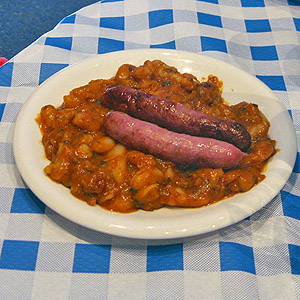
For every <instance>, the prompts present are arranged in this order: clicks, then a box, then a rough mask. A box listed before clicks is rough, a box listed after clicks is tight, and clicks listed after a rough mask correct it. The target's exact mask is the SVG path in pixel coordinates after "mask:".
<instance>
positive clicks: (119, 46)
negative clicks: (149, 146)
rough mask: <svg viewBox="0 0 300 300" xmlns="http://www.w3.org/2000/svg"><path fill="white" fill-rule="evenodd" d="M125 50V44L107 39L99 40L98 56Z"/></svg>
mask: <svg viewBox="0 0 300 300" xmlns="http://www.w3.org/2000/svg"><path fill="white" fill-rule="evenodd" d="M119 50H124V42H123V41H118V40H112V39H106V38H99V44H98V54H104V53H107V52H113V51H119Z"/></svg>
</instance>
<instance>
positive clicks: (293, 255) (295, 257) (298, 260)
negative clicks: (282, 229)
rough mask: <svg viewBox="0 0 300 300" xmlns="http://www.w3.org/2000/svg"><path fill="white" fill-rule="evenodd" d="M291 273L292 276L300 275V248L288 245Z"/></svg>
mask: <svg viewBox="0 0 300 300" xmlns="http://www.w3.org/2000/svg"><path fill="white" fill-rule="evenodd" d="M289 254H290V262H291V271H292V274H294V275H300V247H299V246H297V245H293V244H289Z"/></svg>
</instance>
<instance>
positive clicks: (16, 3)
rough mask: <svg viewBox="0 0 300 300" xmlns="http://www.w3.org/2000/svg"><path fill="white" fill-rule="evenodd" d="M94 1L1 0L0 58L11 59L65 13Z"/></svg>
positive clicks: (50, 27) (52, 25) (51, 27)
mask: <svg viewBox="0 0 300 300" xmlns="http://www.w3.org/2000/svg"><path fill="white" fill-rule="evenodd" d="M95 2H98V1H95V0H0V57H1V56H4V57H6V58H7V59H10V58H12V57H13V56H15V55H16V54H17V53H19V52H20V51H21V50H23V49H24V48H26V47H27V46H28V45H30V44H31V43H32V42H34V41H35V40H36V39H37V38H39V37H40V36H41V35H42V34H44V33H46V32H48V31H49V30H51V29H53V27H55V25H57V23H58V22H59V21H60V20H61V19H62V18H64V17H65V16H67V15H69V14H72V13H73V12H75V11H77V10H78V9H80V8H82V7H84V6H87V5H90V4H92V3H95Z"/></svg>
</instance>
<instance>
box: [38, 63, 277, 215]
mask: <svg viewBox="0 0 300 300" xmlns="http://www.w3.org/2000/svg"><path fill="white" fill-rule="evenodd" d="M222 86H223V83H222V82H221V81H220V80H219V79H218V78H217V77H216V76H213V75H209V76H208V78H207V79H202V81H200V80H198V79H197V78H196V77H195V76H194V75H191V74H188V73H180V72H179V71H178V70H177V69H176V68H174V67H172V66H169V65H167V64H165V63H163V62H162V61H160V60H153V61H149V60H147V61H145V62H144V64H142V65H140V66H134V65H131V64H123V65H122V66H120V67H119V69H118V70H117V72H116V75H115V76H113V77H112V78H110V79H96V80H92V81H91V82H89V83H88V84H86V85H85V86H81V87H78V88H75V89H73V90H72V91H70V93H69V94H68V95H65V96H64V98H63V103H62V104H61V105H60V106H59V107H54V106H53V105H46V106H44V107H42V109H41V112H40V114H39V116H38V118H37V121H38V124H39V126H40V129H41V133H42V142H43V145H44V148H45V154H46V157H47V159H48V160H49V165H47V166H46V167H45V169H44V171H45V173H46V174H47V175H48V176H49V177H50V178H51V179H52V180H54V181H55V182H57V183H61V184H63V185H64V186H66V187H68V188H70V191H71V193H72V194H73V195H74V196H75V197H77V198H79V199H81V200H84V201H86V202H87V203H88V204H89V205H96V204H98V205H100V206H101V207H103V208H105V209H108V210H111V211H115V212H123V213H127V212H133V211H136V210H138V209H143V210H156V209H159V208H161V207H164V206H169V207H171V206H175V207H201V206H204V205H210V204H212V203H214V202H216V201H220V200H222V199H224V198H227V197H230V196H232V195H234V194H237V193H242V192H246V191H248V190H250V189H251V188H253V187H254V186H255V185H256V184H258V183H259V182H261V181H262V180H263V179H264V178H265V175H264V174H263V170H264V168H265V166H266V164H267V162H268V160H269V159H270V158H271V157H272V156H273V155H274V154H275V153H276V147H275V144H276V142H275V141H274V140H272V139H271V138H270V137H269V136H268V131H269V127H270V123H269V121H268V120H267V118H266V117H265V116H264V115H263V113H262V112H261V111H260V110H259V108H258V106H257V105H256V104H253V103H247V102H244V101H242V102H240V103H238V104H235V105H228V104H227V103H226V102H225V100H224V99H223V98H222ZM118 93H119V94H120V97H119V96H117V97H116V95H117V94H118ZM139 95H140V96H139ZM136 97H137V98H139V97H140V98H139V99H141V102H140V104H141V105H142V106H141V107H140V106H135V105H136V103H137V102H136V100H134V101H135V103H134V105H133V106H132V98H134V99H137V98H136ZM129 98H130V99H129ZM149 99H150V102H148V100H149ZM117 100H119V101H120V103H118V102H116V101H117ZM241 100H242V99H241ZM144 105H145V106H144ZM124 107H125V109H124V110H123V108H124ZM172 109H174V111H173V110H172ZM165 110H168V113H165ZM124 112H125V113H124ZM182 114H183V115H182ZM186 114H187V115H188V116H189V117H186ZM174 116H175V119H174V120H173V119H172V118H173V117H174ZM194 116H196V117H195V119H196V120H197V122H200V123H201V121H199V119H200V120H205V126H206V125H207V126H208V127H205V126H204V125H203V124H200V125H201V126H202V125H203V126H204V127H201V126H200V127H201V128H200V129H199V130H200V131H201V133H200V134H199V133H197V134H195V131H194V130H198V129H197V127H198V126H194V125H193V124H191V123H192V121H189V122H188V124H185V120H191V119H192V120H194V119H193V118H194ZM189 118H191V119H189ZM164 122H165V123H164ZM206 123H207V124H206ZM178 124H179V125H178ZM163 127H165V128H163ZM203 128H208V130H207V131H210V132H209V133H207V132H206V130H203ZM220 132H221V133H220ZM196 135H200V136H196ZM249 137H250V138H249ZM223 140H225V141H223ZM249 140H250V145H249ZM199 141H200V142H199ZM238 147H239V148H240V149H239V148H238ZM220 149H221V150H220ZM199 153H200V154H199ZM207 153H209V154H207ZM227 157H229V158H228V159H227ZM62 201H63V199H62Z"/></svg>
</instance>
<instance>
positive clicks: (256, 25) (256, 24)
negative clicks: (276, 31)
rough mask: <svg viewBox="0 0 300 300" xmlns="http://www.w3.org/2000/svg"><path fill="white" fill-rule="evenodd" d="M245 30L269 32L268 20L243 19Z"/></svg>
mask: <svg viewBox="0 0 300 300" xmlns="http://www.w3.org/2000/svg"><path fill="white" fill-rule="evenodd" d="M245 25H246V30H247V32H271V25H270V22H269V20H267V19H262V20H245Z"/></svg>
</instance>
